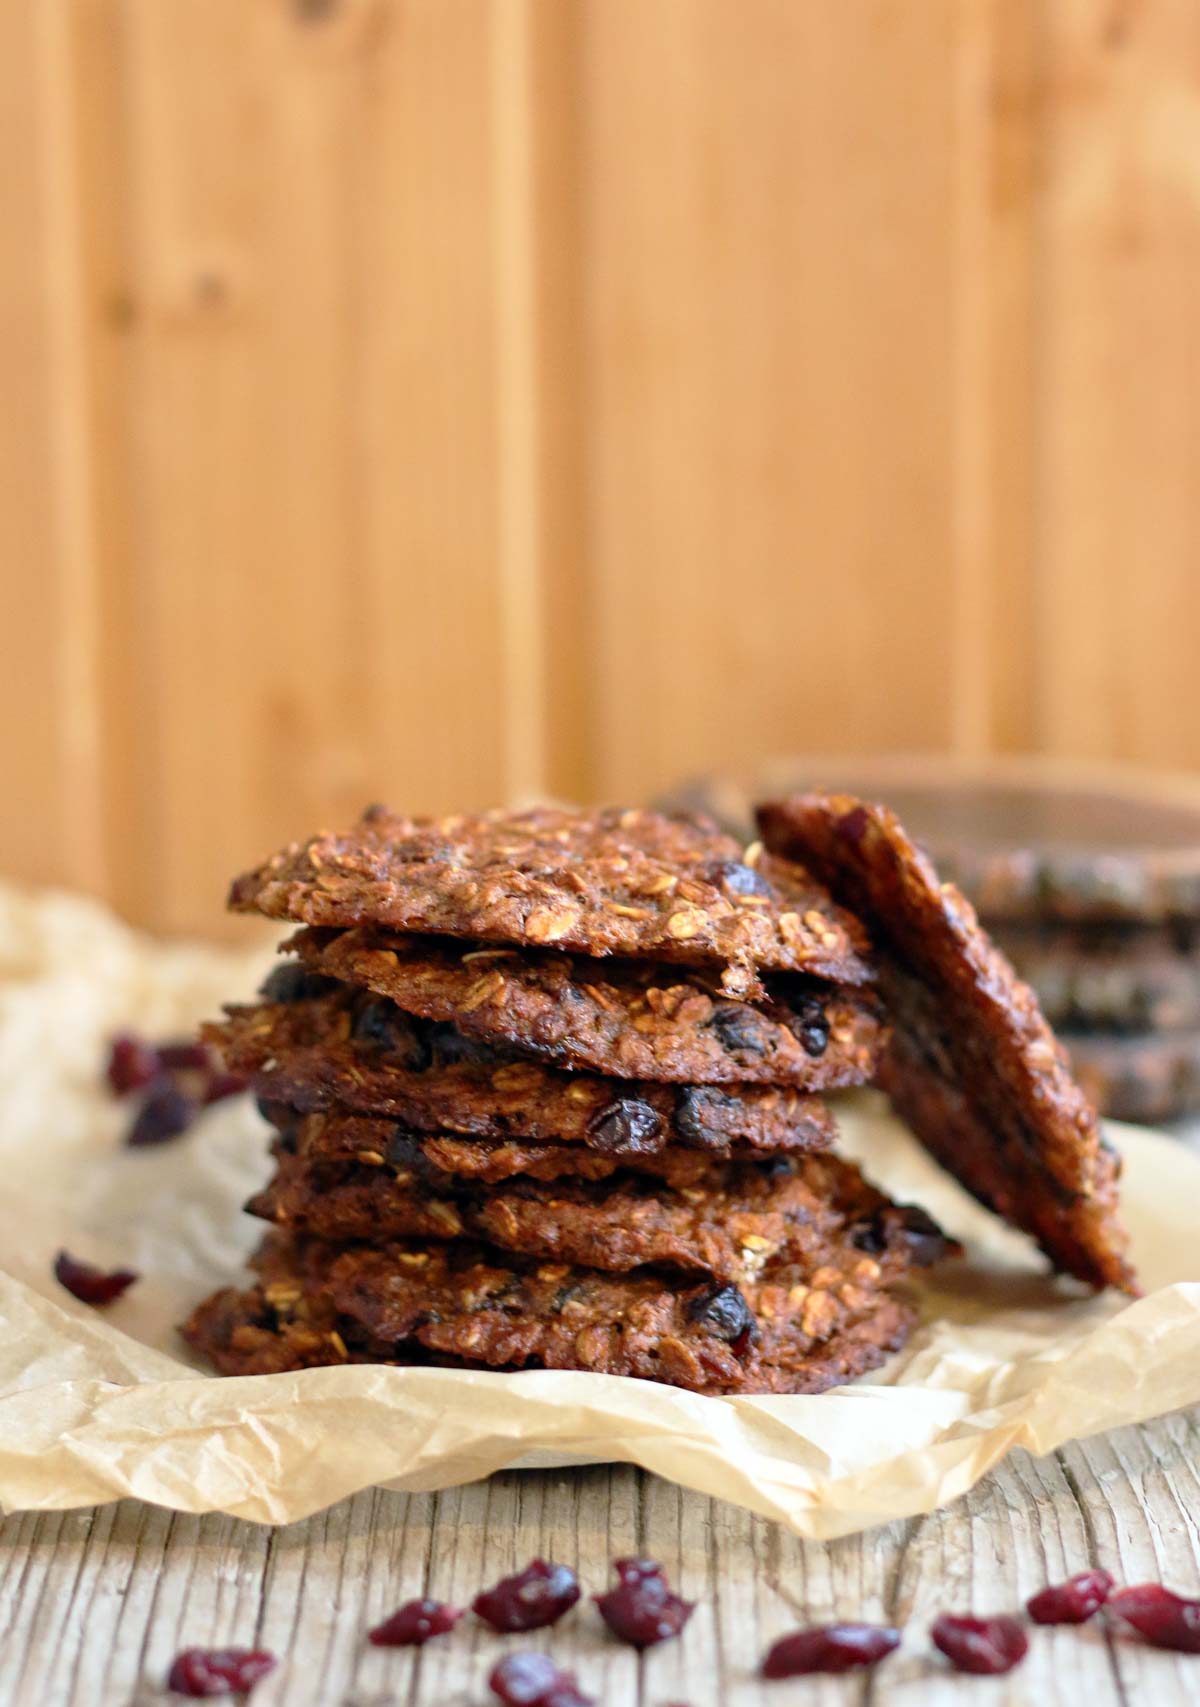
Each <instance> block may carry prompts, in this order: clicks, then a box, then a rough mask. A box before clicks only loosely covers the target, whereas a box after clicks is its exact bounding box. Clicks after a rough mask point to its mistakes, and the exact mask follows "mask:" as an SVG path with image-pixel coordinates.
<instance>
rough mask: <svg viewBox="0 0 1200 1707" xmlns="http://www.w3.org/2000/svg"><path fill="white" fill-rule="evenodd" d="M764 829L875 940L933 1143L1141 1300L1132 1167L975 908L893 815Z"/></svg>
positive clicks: (986, 1199)
mask: <svg viewBox="0 0 1200 1707" xmlns="http://www.w3.org/2000/svg"><path fill="white" fill-rule="evenodd" d="M758 822H759V827H760V830H761V833H762V836H763V840H764V843H765V845H766V846H767V847H768V848H769V849H770V850H771V851H772V852H773V853H774V854H775V855H776V856H777V857H782V858H785V859H790V860H797V861H803V862H804V864H805V865H806V866H807V867H808V868H809V869H810V870H811V871H812V872H813V873H814V875H815V876H816V877H817V878H818V879H819V880H820V881H822V882H823V883H825V884H827V885H828V887H829V889H830V891H831V893H832V894H833V895H834V896H835V897H836V898H837V900H838V901H840V902H841V903H842V905H844V906H846V907H849V908H852V909H853V910H854V912H855V913H856V914H858V915H859V916H860V917H861V918H862V919H863V921H864V922H865V923H866V925H867V926H868V928H869V930H870V931H871V934H872V938H873V941H874V943H875V946H876V951H877V955H878V959H879V976H880V993H881V996H882V999H883V1002H884V1005H885V1007H886V1009H887V1012H888V1017H889V1019H890V1020H891V1023H892V1027H893V1032H892V1039H891V1042H890V1044H889V1046H888V1048H887V1050H886V1052H885V1055H884V1058H883V1062H882V1065H881V1068H880V1074H879V1079H880V1083H881V1084H882V1085H883V1087H884V1088H885V1089H886V1090H887V1091H888V1093H889V1095H890V1096H891V1098H892V1101H893V1102H894V1104H895V1105H896V1108H897V1110H898V1111H899V1113H900V1114H901V1115H902V1117H903V1118H904V1119H905V1120H906V1121H907V1123H908V1124H909V1125H910V1126H911V1127H912V1129H913V1130H914V1132H916V1134H917V1136H918V1137H919V1138H920V1139H921V1140H922V1142H923V1143H924V1144H925V1146H926V1147H927V1148H928V1149H929V1150H930V1151H931V1152H932V1154H933V1155H934V1156H935V1157H936V1158H937V1160H938V1161H939V1162H941V1163H942V1165H943V1166H944V1167H946V1168H947V1169H948V1170H949V1171H950V1172H951V1173H953V1174H954V1175H955V1176H956V1177H957V1178H958V1179H959V1180H960V1181H961V1182H962V1184H964V1185H965V1186H966V1187H967V1188H968V1190H970V1191H971V1192H972V1193H973V1194H974V1195H975V1196H976V1197H978V1198H979V1199H980V1201H981V1202H983V1203H984V1204H986V1205H987V1206H988V1207H989V1208H991V1209H994V1210H995V1211H996V1212H997V1213H998V1214H1000V1215H1002V1216H1003V1217H1004V1219H1005V1220H1007V1221H1009V1222H1010V1223H1011V1224H1012V1225H1013V1226H1015V1227H1019V1228H1020V1229H1022V1230H1023V1231H1024V1232H1027V1233H1029V1234H1031V1235H1032V1236H1033V1237H1034V1238H1035V1239H1036V1240H1037V1242H1038V1244H1039V1245H1040V1246H1041V1248H1042V1250H1043V1251H1044V1252H1045V1253H1046V1255H1047V1256H1049V1257H1050V1259H1051V1261H1052V1262H1053V1263H1054V1265H1055V1266H1056V1267H1057V1268H1059V1269H1061V1270H1063V1271H1064V1272H1066V1273H1068V1274H1072V1275H1075V1276H1076V1277H1077V1278H1078V1279H1080V1280H1083V1281H1086V1282H1087V1283H1088V1284H1089V1285H1091V1286H1096V1287H1103V1286H1118V1287H1121V1288H1123V1289H1124V1290H1125V1291H1127V1292H1131V1293H1136V1291H1137V1285H1136V1280H1135V1278H1134V1274H1133V1270H1132V1269H1131V1267H1130V1265H1129V1263H1128V1262H1127V1260H1126V1257H1125V1250H1126V1246H1127V1243H1128V1240H1127V1235H1126V1233H1125V1231H1124V1229H1123V1227H1122V1226H1121V1223H1120V1220H1119V1217H1118V1206H1117V1182H1118V1177H1119V1173H1120V1164H1119V1161H1118V1159H1117V1157H1116V1156H1115V1155H1114V1153H1113V1152H1112V1151H1111V1150H1110V1149H1109V1148H1108V1146H1107V1145H1106V1144H1105V1143H1104V1141H1103V1139H1102V1137H1101V1135H1100V1128H1099V1122H1098V1120H1097V1118H1096V1114H1095V1111H1094V1110H1093V1109H1092V1107H1091V1105H1090V1104H1089V1103H1088V1101H1087V1099H1086V1097H1085V1096H1084V1094H1083V1092H1082V1091H1081V1090H1080V1089H1079V1087H1078V1086H1077V1085H1076V1084H1075V1082H1074V1080H1073V1079H1072V1078H1071V1075H1070V1073H1069V1072H1068V1070H1067V1066H1066V1063H1065V1056H1064V1052H1063V1050H1062V1048H1061V1046H1060V1045H1059V1044H1058V1042H1057V1040H1056V1039H1055V1037H1054V1034H1053V1032H1052V1031H1051V1030H1050V1027H1049V1026H1048V1025H1047V1024H1046V1021H1045V1019H1044V1018H1043V1017H1042V1014H1041V1012H1040V1010H1039V1008H1038V1004H1037V998H1036V997H1035V995H1034V993H1033V991H1032V990H1031V989H1030V988H1029V986H1028V985H1026V984H1023V983H1021V981H1020V980H1019V979H1018V978H1017V976H1016V974H1015V973H1014V972H1013V970H1012V968H1011V966H1010V965H1009V964H1008V962H1007V961H1006V960H1005V959H1004V957H1003V955H1002V954H1000V953H999V951H998V950H997V949H996V948H995V947H994V946H993V945H992V943H991V942H990V940H989V939H988V937H987V934H986V933H985V932H984V931H983V930H982V929H981V928H980V926H979V923H978V921H977V919H976V917H975V913H974V911H973V909H972V908H971V906H970V903H969V902H968V901H966V900H965V899H964V897H963V896H962V895H961V894H960V893H959V891H958V890H957V889H956V888H955V887H954V885H953V884H949V883H945V884H943V883H939V881H938V877H937V873H936V872H935V871H934V869H933V867H932V865H931V864H930V862H929V860H928V859H927V858H926V857H925V855H924V854H923V853H922V852H921V851H920V850H919V849H918V848H917V847H916V846H915V844H914V843H913V842H912V841H911V840H910V838H909V836H908V835H907V834H906V832H905V831H904V829H903V827H902V826H901V824H900V823H899V821H898V819H897V818H896V816H895V814H894V813H892V812H890V811H889V810H888V809H887V808H886V807H884V806H872V805H867V804H864V803H863V802H862V801H860V800H857V799H855V798H853V797H852V796H850V795H836V794H835V795H826V794H806V795H801V796H798V797H797V798H795V799H792V800H788V801H783V802H779V803H775V804H770V805H765V806H763V807H761V808H760V809H759V812H758Z"/></svg>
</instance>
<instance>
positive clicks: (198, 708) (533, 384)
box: [0, 0, 1200, 932]
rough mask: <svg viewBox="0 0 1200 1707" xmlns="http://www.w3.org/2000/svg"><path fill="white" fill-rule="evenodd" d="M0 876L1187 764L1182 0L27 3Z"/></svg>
mask: <svg viewBox="0 0 1200 1707" xmlns="http://www.w3.org/2000/svg"><path fill="white" fill-rule="evenodd" d="M0 116H2V118H3V121H4V124H5V137H6V141H7V147H6V157H7V159H8V163H9V165H8V172H7V173H6V177H7V179H8V181H9V184H10V192H11V202H10V206H11V214H10V217H9V218H8V219H6V220H5V221H4V222H3V223H2V224H0V334H2V341H0V375H2V377H3V382H4V403H5V407H4V410H3V417H2V419H0V551H2V553H3V571H2V572H0V623H2V624H3V632H4V635H5V639H6V642H7V646H6V667H5V669H4V670H3V671H0V720H2V722H3V728H4V740H3V742H2V743H0V800H2V801H3V806H2V807H0V813H2V818H0V871H3V872H4V873H5V874H8V875H13V876H17V877H19V878H22V879H26V880H31V881H35V882H55V883H68V884H72V885H77V886H80V887H83V888H87V889H90V890H92V891H94V892H96V893H99V894H102V895H105V896H107V897H108V898H110V899H111V900H112V901H113V902H114V903H115V904H116V905H117V906H118V907H119V908H120V909H121V910H122V911H123V912H124V913H126V914H127V915H128V916H130V917H132V918H135V919H136V920H138V921H139V922H142V923H145V924H148V925H151V926H153V927H155V928H159V929H164V930H201V931H206V932H213V931H216V930H219V929H220V927H221V919H220V913H219V908H220V902H221V896H222V892H223V887H224V882H225V879H226V877H227V875H228V874H229V873H230V872H231V871H233V870H234V869H235V868H237V867H239V866H240V865H242V864H244V863H246V862H248V861H249V860H250V859H252V858H255V857H257V856H258V855H260V854H261V853H263V852H265V851H266V850H267V849H268V848H270V847H271V846H272V845H273V844H275V843H276V842H277V841H278V840H279V839H281V838H282V837H283V836H285V835H288V834H292V833H299V832H302V831H304V830H305V829H307V828H311V827H313V826H314V825H315V824H317V823H318V822H327V821H329V820H331V819H335V818H338V817H341V816H345V815H347V814H349V813H350V812H352V811H353V810H354V809H355V808H356V807H357V806H358V805H360V804H361V803H362V802H364V801H365V800H366V799H368V798H372V797H384V798H388V799H390V800H392V801H395V802H397V803H401V804H403V805H405V806H409V807H412V808H416V809H436V808H445V807H450V806H458V805H467V804H487V803H491V802H493V801H495V800H498V799H501V798H504V797H510V796H516V795H527V794H531V793H539V792H542V791H547V790H550V791H554V792H557V793H561V794H566V795H573V796H608V797H635V796H639V795H643V794H645V793H646V792H648V791H650V790H653V789H656V788H659V787H661V786H663V785H664V784H666V783H668V782H670V781H671V780H673V779H674V778H676V777H678V776H679V775H680V774H682V773H685V772H688V771H695V770H697V769H701V768H707V767H713V766H725V765H742V764H745V763H747V762H749V761H752V760H753V759H754V758H755V757H756V756H758V755H760V754H765V753H778V752H782V751H788V750H803V749H818V750H823V751H826V752H828V751H834V752H836V751H840V750H845V751H848V752H864V751H874V750H895V749H903V748H923V749H929V750H935V751H938V750H940V751H948V752H953V753H957V754H960V755H965V756H970V755H974V754H984V753H990V752H1034V753H1048V754H1052V755H1055V756H1060V757H1062V756H1077V757H1086V758H1121V759H1133V760H1143V761H1147V762H1152V763H1154V764H1155V765H1173V766H1183V767H1189V766H1190V767H1200V696H1197V695H1195V694H1193V693H1192V692H1191V691H1190V689H1191V686H1192V679H1193V676H1194V674H1195V664H1194V657H1195V653H1196V649H1197V640H1198V638H1200V573H1198V570H1197V555H1198V547H1200V478H1198V476H1200V9H1198V8H1197V7H1196V6H1195V4H1194V0H1139V3H1137V4H1134V3H1132V0H1102V3H1101V0H922V3H921V4H920V5H914V4H912V0H840V3H839V4H838V5H836V6H832V5H828V4H826V3H825V0H11V3H10V4H9V5H7V6H5V7H3V8H0Z"/></svg>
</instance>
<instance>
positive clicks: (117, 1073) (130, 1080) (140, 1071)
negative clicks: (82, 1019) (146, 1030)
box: [104, 1031, 161, 1097]
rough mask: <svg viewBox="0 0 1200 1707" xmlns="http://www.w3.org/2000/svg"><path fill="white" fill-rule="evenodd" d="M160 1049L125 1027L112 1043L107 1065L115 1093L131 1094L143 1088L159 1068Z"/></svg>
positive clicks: (151, 1081)
mask: <svg viewBox="0 0 1200 1707" xmlns="http://www.w3.org/2000/svg"><path fill="white" fill-rule="evenodd" d="M160 1070H161V1069H160V1064H159V1059H158V1051H157V1050H156V1049H155V1048H154V1047H153V1045H152V1044H149V1043H145V1042H143V1040H142V1039H141V1038H140V1037H136V1036H135V1035H134V1033H133V1032H131V1031H123V1032H121V1034H120V1035H119V1036H117V1037H114V1038H113V1040H112V1042H111V1043H110V1045H109V1050H108V1065H107V1067H106V1068H105V1069H104V1071H105V1077H106V1078H107V1079H108V1083H109V1087H110V1088H111V1090H112V1093H113V1095H114V1096H118V1097H123V1096H128V1094H129V1092H130V1091H140V1090H144V1089H145V1087H146V1086H147V1085H149V1084H152V1083H153V1082H154V1080H155V1079H156V1078H157V1077H158V1075H159V1072H160Z"/></svg>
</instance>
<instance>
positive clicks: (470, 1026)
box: [286, 927, 883, 1090]
mask: <svg viewBox="0 0 1200 1707" xmlns="http://www.w3.org/2000/svg"><path fill="white" fill-rule="evenodd" d="M286 946H287V947H288V948H290V949H292V950H293V951H294V952H295V953H296V954H297V955H299V957H300V960H301V962H302V963H303V964H304V966H305V967H306V968H308V969H309V970H310V971H314V972H317V973H326V974H329V975H332V976H333V977H335V978H338V979H341V980H342V981H343V982H345V983H347V984H353V985H355V986H365V987H366V988H368V989H370V990H374V991H376V992H377V993H378V994H379V995H382V996H387V997H389V998H390V999H391V1000H392V1001H394V1002H395V1003H396V1004H397V1005H398V1006H399V1007H401V1008H403V1009H404V1010H405V1011H406V1012H407V1013H412V1014H418V1015H420V1016H421V1017H422V1018H423V1019H428V1020H436V1021H441V1022H444V1023H446V1024H452V1025H454V1026H455V1027H456V1029H457V1030H458V1031H460V1032H461V1033H463V1034H464V1035H465V1036H468V1037H476V1038H479V1039H481V1040H482V1041H483V1042H485V1043H493V1044H496V1045H498V1046H499V1047H501V1048H505V1047H508V1048H513V1049H517V1050H519V1051H520V1052H521V1053H522V1054H523V1055H528V1056H532V1057H534V1058H536V1059H539V1060H544V1061H548V1062H551V1063H553V1064H555V1065H557V1066H562V1067H568V1068H573V1069H584V1070H590V1071H592V1072H596V1073H607V1074H610V1075H612V1076H613V1077H615V1078H622V1079H665V1080H670V1081H677V1082H679V1083H682V1084H695V1085H702V1084H728V1083H735V1084H751V1083H753V1084H771V1085H795V1086H797V1087H799V1088H800V1089H804V1090H836V1089H838V1088H840V1087H842V1086H845V1085H856V1084H864V1083H866V1082H867V1081H868V1080H869V1079H870V1078H871V1076H872V1073H873V1072H874V1068H875V1063H876V1059H877V1057H878V1053H879V1047H880V1044H881V1041H882V1038H883V1027H882V1025H881V1024H880V1021H879V1019H878V1017H877V1013H876V1010H875V1006H874V1004H873V1002H871V1001H870V999H869V998H867V997H865V996H863V995H862V994H860V993H858V992H855V991H853V990H850V989H846V988H831V987H830V986H829V985H823V984H820V983H818V982H817V981H816V980H815V979H810V978H801V977H797V976H796V975H794V974H789V973H777V974H774V975H768V977H767V979H766V981H765V982H766V989H765V994H764V996H763V997H762V998H761V999H760V1000H759V1001H757V1002H755V1003H750V1002H741V1001H736V1002H735V1001H731V1000H730V999H729V997H727V996H725V995H723V994H722V993H721V988H720V979H719V975H718V973H717V970H716V969H715V968H713V969H711V970H710V971H708V972H705V971H704V970H703V969H699V968H698V969H695V970H692V969H687V970H685V969H683V968H673V967H670V966H666V965H663V964H662V963H659V962H654V961H637V960H621V959H613V960H597V959H594V958H592V957H590V956H587V955H575V954H566V953H563V952H562V951H561V950H558V949H540V950H537V949H522V950H517V949H480V948H478V947H477V946H475V945H473V944H461V943H458V942H456V941H454V940H453V939H452V938H448V937H443V938H438V937H429V936H407V935H402V934H397V933H395V932H388V931H381V930H378V929H376V928H375V927H364V928H363V929H360V930H351V931H314V930H306V931H301V932H300V933H299V935H297V936H295V937H293V938H292V939H291V941H290V942H289V943H288V944H287V945H286Z"/></svg>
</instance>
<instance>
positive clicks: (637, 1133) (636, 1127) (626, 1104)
mask: <svg viewBox="0 0 1200 1707" xmlns="http://www.w3.org/2000/svg"><path fill="white" fill-rule="evenodd" d="M587 1141H588V1147H589V1148H590V1149H592V1150H599V1151H600V1152H601V1154H602V1155H606V1156H651V1155H654V1154H655V1152H656V1151H658V1150H661V1149H662V1147H663V1145H664V1143H665V1142H666V1138H665V1135H664V1133H663V1130H662V1121H661V1119H660V1118H659V1115H658V1111H657V1109H654V1108H651V1106H650V1104H649V1103H648V1102H640V1101H639V1100H638V1099H637V1097H620V1098H618V1100H617V1101H616V1102H610V1103H608V1104H607V1105H606V1106H605V1107H604V1108H602V1109H600V1110H599V1112H598V1113H596V1114H594V1115H593V1116H592V1118H591V1120H590V1121H589V1122H588V1138H587Z"/></svg>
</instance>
